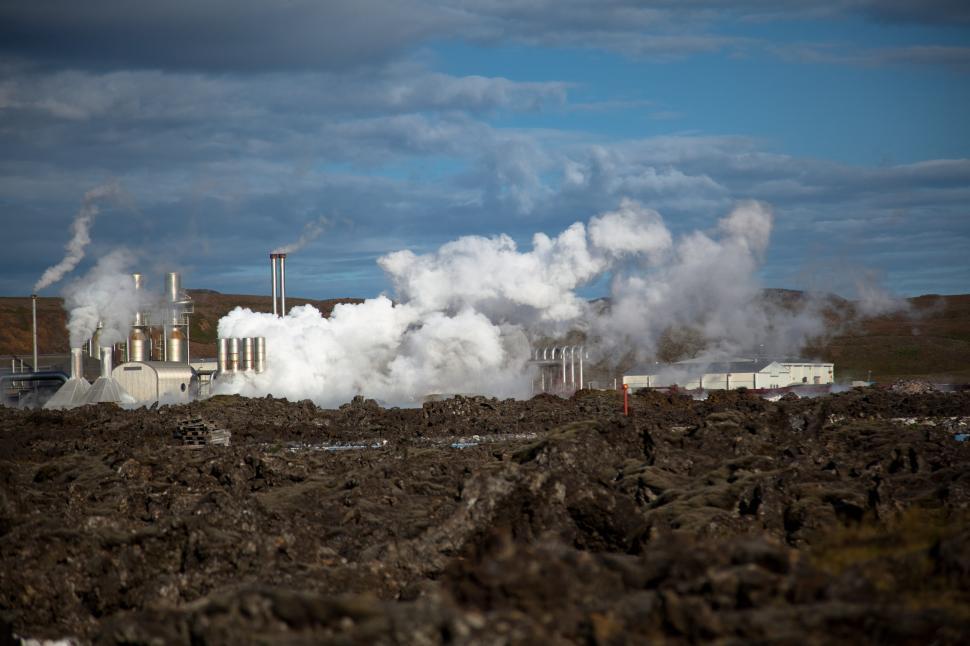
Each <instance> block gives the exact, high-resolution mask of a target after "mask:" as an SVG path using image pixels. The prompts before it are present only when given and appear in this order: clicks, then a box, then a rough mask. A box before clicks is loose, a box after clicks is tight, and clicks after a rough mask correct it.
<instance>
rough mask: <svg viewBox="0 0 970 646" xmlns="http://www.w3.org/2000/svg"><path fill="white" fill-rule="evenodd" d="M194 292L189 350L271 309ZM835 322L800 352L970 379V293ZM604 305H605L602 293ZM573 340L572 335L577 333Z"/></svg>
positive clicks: (884, 369) (18, 310)
mask: <svg viewBox="0 0 970 646" xmlns="http://www.w3.org/2000/svg"><path fill="white" fill-rule="evenodd" d="M189 293H190V294H191V295H192V298H193V299H194V300H195V311H196V314H195V316H193V317H192V356H195V357H212V356H215V353H216V344H215V340H216V327H217V325H218V322H219V319H220V318H221V317H222V316H224V315H225V314H226V313H228V312H229V311H230V310H231V309H233V308H234V307H237V306H241V307H248V308H250V309H252V310H254V311H263V312H268V311H271V308H272V302H271V299H270V297H269V296H246V295H238V294H220V293H218V292H213V291H211V290H189ZM766 297H767V298H772V299H782V300H784V301H788V302H792V303H794V302H797V300H798V298H799V292H792V291H788V290H771V291H770V292H766ZM359 302H361V301H360V299H352V298H346V299H331V300H313V299H305V298H287V306H289V307H292V306H295V305H303V304H306V303H309V304H311V305H313V306H314V307H316V308H318V309H319V310H320V311H321V312H323V313H324V315H327V316H329V314H330V312H331V311H332V310H333V307H334V305H336V304H338V303H359ZM833 303H834V307H835V309H834V310H833V312H832V321H833V325H839V326H841V328H840V332H839V334H837V335H835V336H833V337H830V338H829V339H827V340H826V341H825V342H824V343H822V344H821V345H818V346H816V347H810V348H806V350H805V352H804V353H803V354H804V355H805V356H806V357H809V358H817V359H823V360H828V361H833V362H834V363H835V368H836V375H837V377H838V379H839V380H840V381H849V380H853V379H866V378H867V376H868V374H869V371H872V378H873V379H875V380H877V381H892V380H895V379H899V378H919V379H930V380H933V381H939V382H951V383H970V294H963V295H959V296H935V295H928V296H919V297H917V298H912V299H909V303H910V306H911V307H910V311H909V312H906V313H900V314H894V315H891V316H880V317H875V318H870V319H866V320H864V321H862V322H861V323H855V324H852V325H845V324H842V323H840V321H843V320H845V319H846V318H847V315H848V313H849V312H850V311H851V309H852V304H851V302H849V301H841V300H838V299H836V300H834V301H833ZM602 305H603V306H604V307H608V301H603V303H602ZM37 315H38V328H39V332H38V337H39V343H40V351H41V352H42V353H53V352H66V351H67V350H68V338H67V330H66V329H65V327H64V326H65V313H64V309H63V307H62V303H61V299H60V298H40V299H38V307H37ZM30 319H31V316H30V299H29V298H24V297H0V360H8V359H9V358H10V356H11V355H17V356H24V357H26V356H28V355H29V354H30V352H31V340H30ZM577 342H578V341H577Z"/></svg>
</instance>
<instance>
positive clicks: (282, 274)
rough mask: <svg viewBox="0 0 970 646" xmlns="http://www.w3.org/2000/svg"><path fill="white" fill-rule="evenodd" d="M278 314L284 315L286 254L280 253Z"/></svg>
mask: <svg viewBox="0 0 970 646" xmlns="http://www.w3.org/2000/svg"><path fill="white" fill-rule="evenodd" d="M280 316H286V254H285V253H281V254H280Z"/></svg>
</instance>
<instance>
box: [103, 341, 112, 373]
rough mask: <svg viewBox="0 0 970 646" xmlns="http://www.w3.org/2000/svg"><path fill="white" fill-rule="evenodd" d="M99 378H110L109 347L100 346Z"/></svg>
mask: <svg viewBox="0 0 970 646" xmlns="http://www.w3.org/2000/svg"><path fill="white" fill-rule="evenodd" d="M101 376H102V377H111V346H110V345H103V346H101Z"/></svg>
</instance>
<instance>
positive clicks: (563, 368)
mask: <svg viewBox="0 0 970 646" xmlns="http://www.w3.org/2000/svg"><path fill="white" fill-rule="evenodd" d="M560 356H561V358H562V385H563V388H565V387H566V346H563V347H562V351H561V352H560Z"/></svg>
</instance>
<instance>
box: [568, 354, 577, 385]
mask: <svg viewBox="0 0 970 646" xmlns="http://www.w3.org/2000/svg"><path fill="white" fill-rule="evenodd" d="M569 383H570V384H571V385H572V387H573V388H574V389H575V388H576V346H571V347H570V348H569Z"/></svg>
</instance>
